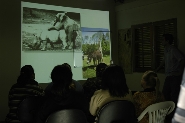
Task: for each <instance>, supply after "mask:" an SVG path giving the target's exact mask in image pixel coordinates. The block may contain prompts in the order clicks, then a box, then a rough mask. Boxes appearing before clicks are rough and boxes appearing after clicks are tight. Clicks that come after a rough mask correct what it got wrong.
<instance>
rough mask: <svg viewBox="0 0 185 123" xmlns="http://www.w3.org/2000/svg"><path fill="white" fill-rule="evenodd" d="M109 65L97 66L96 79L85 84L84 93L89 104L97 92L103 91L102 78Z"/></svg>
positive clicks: (91, 79)
mask: <svg viewBox="0 0 185 123" xmlns="http://www.w3.org/2000/svg"><path fill="white" fill-rule="evenodd" d="M106 67H107V65H106V64H105V63H100V64H98V65H97V66H96V77H92V78H88V79H87V80H86V82H85V83H84V84H83V89H84V93H85V96H86V99H87V101H88V102H90V100H91V97H92V95H93V94H94V92H95V91H96V90H99V89H101V77H102V73H103V71H104V70H105V68H106Z"/></svg>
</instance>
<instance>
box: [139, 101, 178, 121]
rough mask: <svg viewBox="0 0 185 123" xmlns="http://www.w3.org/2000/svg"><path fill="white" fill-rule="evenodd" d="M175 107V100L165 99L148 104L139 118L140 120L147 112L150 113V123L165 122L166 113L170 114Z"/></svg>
mask: <svg viewBox="0 0 185 123" xmlns="http://www.w3.org/2000/svg"><path fill="white" fill-rule="evenodd" d="M174 108H175V103H174V102H173V101H164V102H160V103H155V104H152V105H150V106H148V107H147V108H146V109H145V110H144V111H143V112H142V113H141V114H140V116H139V117H138V118H137V119H138V121H140V120H141V119H142V118H143V117H144V116H145V114H147V113H148V114H149V123H164V121H165V117H166V115H168V114H170V113H171V112H172V111H173V110H174Z"/></svg>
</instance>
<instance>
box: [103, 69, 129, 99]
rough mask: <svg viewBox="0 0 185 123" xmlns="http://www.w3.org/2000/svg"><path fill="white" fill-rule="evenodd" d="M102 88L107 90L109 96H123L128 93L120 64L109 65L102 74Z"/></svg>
mask: <svg viewBox="0 0 185 123" xmlns="http://www.w3.org/2000/svg"><path fill="white" fill-rule="evenodd" d="M102 89H103V90H106V89H108V90H109V93H110V95H111V96H114V97H124V96H125V95H126V94H128V93H129V89H128V86H127V84H126V78H125V73H124V71H123V69H122V67H121V66H118V65H110V66H109V67H107V68H106V69H105V71H104V72H103V75H102Z"/></svg>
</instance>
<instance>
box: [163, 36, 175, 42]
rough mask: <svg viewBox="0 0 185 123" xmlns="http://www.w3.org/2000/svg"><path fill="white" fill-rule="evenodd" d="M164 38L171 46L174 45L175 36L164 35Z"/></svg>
mask: <svg viewBox="0 0 185 123" xmlns="http://www.w3.org/2000/svg"><path fill="white" fill-rule="evenodd" d="M163 37H164V38H165V41H169V44H172V43H173V40H174V38H173V35H172V34H163Z"/></svg>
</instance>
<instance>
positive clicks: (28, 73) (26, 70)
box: [17, 65, 35, 84]
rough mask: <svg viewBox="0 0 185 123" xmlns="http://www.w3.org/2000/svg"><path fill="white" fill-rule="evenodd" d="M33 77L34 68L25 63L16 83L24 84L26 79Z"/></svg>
mask: <svg viewBox="0 0 185 123" xmlns="http://www.w3.org/2000/svg"><path fill="white" fill-rule="evenodd" d="M30 79H35V73H34V69H33V67H32V66H31V65H25V66H23V67H22V68H21V70H20V75H19V77H18V79H17V83H21V84H26V82H28V81H27V80H30Z"/></svg>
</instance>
